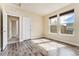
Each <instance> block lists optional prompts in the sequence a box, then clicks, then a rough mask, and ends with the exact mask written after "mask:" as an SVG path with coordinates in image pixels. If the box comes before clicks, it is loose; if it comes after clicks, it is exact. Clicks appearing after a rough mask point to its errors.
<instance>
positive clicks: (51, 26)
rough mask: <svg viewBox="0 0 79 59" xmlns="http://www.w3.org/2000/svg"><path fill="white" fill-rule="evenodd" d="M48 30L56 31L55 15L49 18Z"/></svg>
mask: <svg viewBox="0 0 79 59" xmlns="http://www.w3.org/2000/svg"><path fill="white" fill-rule="evenodd" d="M50 32H51V33H56V32H57V17H55V18H52V19H50Z"/></svg>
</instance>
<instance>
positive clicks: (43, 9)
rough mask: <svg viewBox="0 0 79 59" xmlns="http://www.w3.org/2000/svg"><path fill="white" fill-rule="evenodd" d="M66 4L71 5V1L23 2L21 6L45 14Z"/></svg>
mask: <svg viewBox="0 0 79 59" xmlns="http://www.w3.org/2000/svg"><path fill="white" fill-rule="evenodd" d="M66 5H69V3H22V4H21V6H20V7H22V8H23V9H25V10H28V11H31V12H33V13H36V14H39V15H41V16H44V15H47V14H50V13H52V12H54V11H55V10H57V9H60V8H62V7H64V6H66Z"/></svg>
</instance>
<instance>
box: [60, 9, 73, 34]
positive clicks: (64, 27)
mask: <svg viewBox="0 0 79 59" xmlns="http://www.w3.org/2000/svg"><path fill="white" fill-rule="evenodd" d="M74 19H75V17H74V10H70V11H67V12H64V13H61V14H60V26H61V33H62V34H73V31H74V30H73V29H74V28H73V24H74Z"/></svg>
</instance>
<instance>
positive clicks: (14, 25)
mask: <svg viewBox="0 0 79 59" xmlns="http://www.w3.org/2000/svg"><path fill="white" fill-rule="evenodd" d="M16 42H19V17H16V16H10V15H8V44H12V43H16Z"/></svg>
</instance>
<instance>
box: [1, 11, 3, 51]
mask: <svg viewBox="0 0 79 59" xmlns="http://www.w3.org/2000/svg"><path fill="white" fill-rule="evenodd" d="M1 51H3V13H2V11H1Z"/></svg>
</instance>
